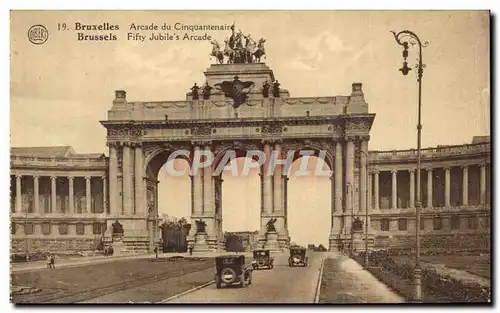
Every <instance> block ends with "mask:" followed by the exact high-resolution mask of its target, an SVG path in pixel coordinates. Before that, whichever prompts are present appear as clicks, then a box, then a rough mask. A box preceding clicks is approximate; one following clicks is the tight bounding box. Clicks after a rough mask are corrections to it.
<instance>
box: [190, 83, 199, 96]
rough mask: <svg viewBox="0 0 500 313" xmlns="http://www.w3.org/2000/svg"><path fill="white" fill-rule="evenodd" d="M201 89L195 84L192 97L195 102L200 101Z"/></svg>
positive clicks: (192, 88)
mask: <svg viewBox="0 0 500 313" xmlns="http://www.w3.org/2000/svg"><path fill="white" fill-rule="evenodd" d="M199 89H200V87H198V85H196V83H194V86H193V87H191V95H192V97H193V100H198V99H199V98H200V94H199V93H198V90H199Z"/></svg>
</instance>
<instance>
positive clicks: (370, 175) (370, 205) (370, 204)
mask: <svg viewBox="0 0 500 313" xmlns="http://www.w3.org/2000/svg"><path fill="white" fill-rule="evenodd" d="M372 186H373V173H370V172H368V187H367V188H368V189H367V190H368V197H367V198H368V200H367V201H368V203H367V204H366V209H367V210H368V212H371V211H372V210H373V187H372Z"/></svg>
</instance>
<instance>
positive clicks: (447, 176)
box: [444, 167, 450, 207]
mask: <svg viewBox="0 0 500 313" xmlns="http://www.w3.org/2000/svg"><path fill="white" fill-rule="evenodd" d="M444 206H445V207H450V168H449V167H445V168H444Z"/></svg>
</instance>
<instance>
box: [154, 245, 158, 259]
mask: <svg viewBox="0 0 500 313" xmlns="http://www.w3.org/2000/svg"><path fill="white" fill-rule="evenodd" d="M154 252H155V255H156V258H157V259H158V247H155V249H154Z"/></svg>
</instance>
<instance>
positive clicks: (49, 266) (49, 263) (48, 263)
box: [47, 254, 51, 268]
mask: <svg viewBox="0 0 500 313" xmlns="http://www.w3.org/2000/svg"><path fill="white" fill-rule="evenodd" d="M47 268H51V260H50V254H47Z"/></svg>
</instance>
